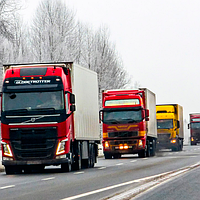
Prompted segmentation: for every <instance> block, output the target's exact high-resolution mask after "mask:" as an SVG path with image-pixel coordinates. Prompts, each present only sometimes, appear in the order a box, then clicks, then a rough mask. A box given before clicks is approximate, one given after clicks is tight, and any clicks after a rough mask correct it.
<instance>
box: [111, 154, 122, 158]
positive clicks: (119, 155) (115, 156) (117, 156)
mask: <svg viewBox="0 0 200 200" xmlns="http://www.w3.org/2000/svg"><path fill="white" fill-rule="evenodd" d="M113 157H114V158H115V159H118V158H121V154H120V153H118V154H114V155H113Z"/></svg>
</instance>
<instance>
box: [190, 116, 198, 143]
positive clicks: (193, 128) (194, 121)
mask: <svg viewBox="0 0 200 200" xmlns="http://www.w3.org/2000/svg"><path fill="white" fill-rule="evenodd" d="M189 128H190V142H191V145H197V144H198V143H200V113H193V114H190V123H189V124H188V129H189Z"/></svg>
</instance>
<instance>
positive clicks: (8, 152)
mask: <svg viewBox="0 0 200 200" xmlns="http://www.w3.org/2000/svg"><path fill="white" fill-rule="evenodd" d="M1 144H2V146H3V149H2V150H3V155H5V156H9V157H13V154H12V151H11V148H10V145H9V144H7V143H6V142H1Z"/></svg>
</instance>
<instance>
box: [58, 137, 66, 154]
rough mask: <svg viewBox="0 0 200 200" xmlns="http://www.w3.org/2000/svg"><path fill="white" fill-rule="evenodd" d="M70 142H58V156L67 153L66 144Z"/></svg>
mask: <svg viewBox="0 0 200 200" xmlns="http://www.w3.org/2000/svg"><path fill="white" fill-rule="evenodd" d="M66 141H68V139H65V140H62V141H59V142H58V146H57V150H56V155H60V154H63V153H65V142H66Z"/></svg>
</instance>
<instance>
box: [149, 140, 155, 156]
mask: <svg viewBox="0 0 200 200" xmlns="http://www.w3.org/2000/svg"><path fill="white" fill-rule="evenodd" d="M155 154H156V142H155V140H153V141H152V146H151V150H150V156H155Z"/></svg>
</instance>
